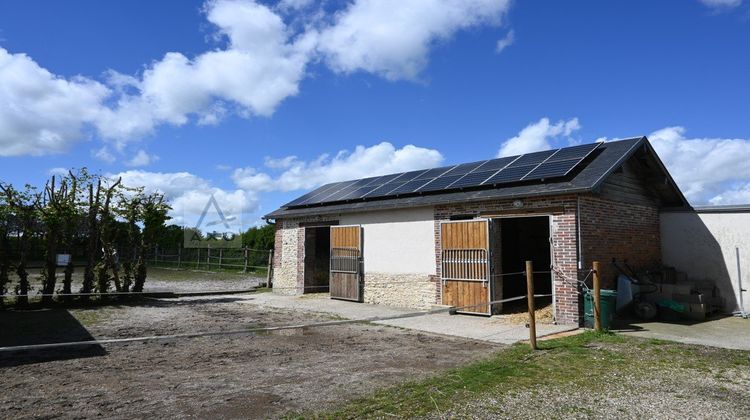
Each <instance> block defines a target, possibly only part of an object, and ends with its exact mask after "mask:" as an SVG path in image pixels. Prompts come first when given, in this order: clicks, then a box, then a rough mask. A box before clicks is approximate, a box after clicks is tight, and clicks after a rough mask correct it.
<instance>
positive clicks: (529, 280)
mask: <svg viewBox="0 0 750 420" xmlns="http://www.w3.org/2000/svg"><path fill="white" fill-rule="evenodd" d="M526 294H527V295H528V301H529V344H530V345H531V349H532V350H536V349H537V347H536V313H535V312H536V305H534V265H533V264H532V263H531V261H526Z"/></svg>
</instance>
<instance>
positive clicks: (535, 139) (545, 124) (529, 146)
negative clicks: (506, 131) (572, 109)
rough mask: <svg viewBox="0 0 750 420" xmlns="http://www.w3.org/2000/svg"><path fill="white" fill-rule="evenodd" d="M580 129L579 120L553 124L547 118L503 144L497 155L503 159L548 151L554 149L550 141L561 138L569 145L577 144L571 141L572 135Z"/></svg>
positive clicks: (527, 127)
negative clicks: (564, 138) (504, 157)
mask: <svg viewBox="0 0 750 420" xmlns="http://www.w3.org/2000/svg"><path fill="white" fill-rule="evenodd" d="M580 128H581V125H580V124H579V123H578V118H571V119H569V120H567V121H563V120H560V121H558V122H557V123H555V124H551V123H550V121H549V118H546V117H545V118H542V119H540V120H539V121H537V122H535V123H532V124H529V125H527V126H526V127H525V128H524V129H523V130H521V131H520V132H519V133H518V135H516V136H515V137H512V138H510V139H508V140H506V141H505V142H503V144H502V146H501V147H500V150H499V151H498V153H497V155H498V157H502V156H512V155H520V154H523V153H529V152H536V151H539V150H548V149H550V148H552V144H551V143H550V141H551V140H555V139H559V138H560V137H567V141H568V143H575V142H576V141H575V140H573V139H571V138H570V135H571V134H572V133H573V132H574V131H576V130H579V129H580Z"/></svg>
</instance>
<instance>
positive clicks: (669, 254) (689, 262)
mask: <svg viewBox="0 0 750 420" xmlns="http://www.w3.org/2000/svg"><path fill="white" fill-rule="evenodd" d="M660 217H661V244H662V259H663V262H664V264H665V265H668V266H673V267H675V268H677V269H678V270H679V271H684V272H686V273H687V274H688V279H689V280H711V281H713V282H715V284H716V285H717V286H718V287H719V289H720V290H721V295H722V296H724V298H725V299H726V306H725V310H726V311H727V312H731V311H736V310H739V302H740V294H739V293H740V291H739V285H738V279H739V277H738V273H737V251H736V249H737V248H739V252H740V272H741V275H742V288H743V289H749V290H750V212H737V213H695V212H674V213H662V214H661V216H660ZM742 299H743V300H744V306H745V310H746V311H747V310H750V293H748V292H744V293H743V295H742Z"/></svg>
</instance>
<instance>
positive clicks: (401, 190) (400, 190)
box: [388, 179, 430, 195]
mask: <svg viewBox="0 0 750 420" xmlns="http://www.w3.org/2000/svg"><path fill="white" fill-rule="evenodd" d="M429 181H430V180H429V179H416V180H414V181H409V182H405V183H403V184H402V185H400V186H398V187H396V188H395V189H393V190H391V191H388V195H396V194H408V193H413V192H416V191H417V190H418V189H419V187H421V186H422V185H424V184H426V183H427V182H429Z"/></svg>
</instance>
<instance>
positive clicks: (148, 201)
mask: <svg viewBox="0 0 750 420" xmlns="http://www.w3.org/2000/svg"><path fill="white" fill-rule="evenodd" d="M169 210H171V207H169V205H168V204H167V203H166V202H165V201H164V195H162V194H159V193H152V194H148V195H143V196H142V198H141V199H140V221H141V223H142V224H143V230H142V233H141V243H140V250H139V252H138V258H137V261H136V266H135V281H134V283H133V292H142V291H143V285H144V284H145V282H146V275H147V270H146V259H145V256H144V254H145V250H146V249H151V248H152V247H153V246H154V245H155V244H156V243H157V240H158V238H159V237H160V236H161V235H162V234H163V233H164V230H165V229H166V228H165V222H166V221H167V220H169V216H167V212H169Z"/></svg>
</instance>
